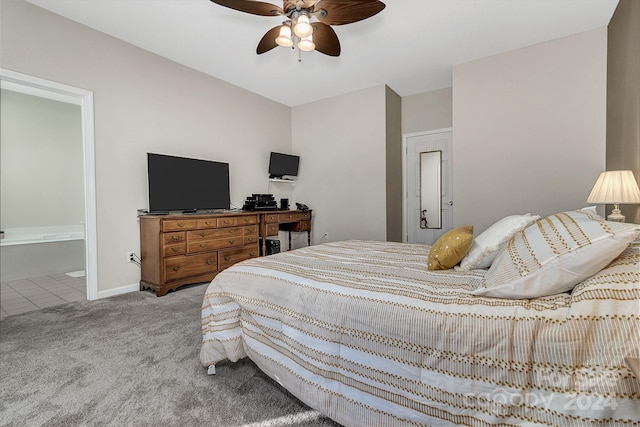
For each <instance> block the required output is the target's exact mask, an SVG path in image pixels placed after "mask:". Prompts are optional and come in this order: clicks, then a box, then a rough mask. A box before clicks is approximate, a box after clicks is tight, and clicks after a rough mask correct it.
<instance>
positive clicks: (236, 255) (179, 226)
mask: <svg viewBox="0 0 640 427" xmlns="http://www.w3.org/2000/svg"><path fill="white" fill-rule="evenodd" d="M258 217H259V214H258V213H256V212H231V213H223V214H188V215H184V214H183V215H143V216H140V253H141V259H142V261H141V269H142V271H141V280H140V290H144V289H151V290H153V291H154V292H155V293H156V295H157V296H159V297H160V296H163V295H165V294H166V293H167V292H169V291H170V290H176V289H177V288H179V287H180V286H184V285H189V284H192V283H200V282H208V281H211V280H212V279H213V278H214V277H215V276H216V274H218V273H219V272H220V271H222V270H224V269H225V268H227V267H230V266H232V265H233V264H235V263H237V262H240V261H244V260H245V259H249V258H254V257H257V256H259V244H258V226H259V218H258Z"/></svg>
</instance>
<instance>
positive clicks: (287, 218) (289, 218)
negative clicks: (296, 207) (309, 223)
mask: <svg viewBox="0 0 640 427" xmlns="http://www.w3.org/2000/svg"><path fill="white" fill-rule="evenodd" d="M297 216H298V214H297V213H295V214H294V213H286V214H279V215H278V222H279V223H281V224H284V223H287V222H294V221H297V220H298V219H297Z"/></svg>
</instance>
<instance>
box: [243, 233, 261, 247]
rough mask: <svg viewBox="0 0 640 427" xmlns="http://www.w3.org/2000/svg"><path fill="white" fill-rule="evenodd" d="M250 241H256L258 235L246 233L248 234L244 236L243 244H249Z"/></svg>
mask: <svg viewBox="0 0 640 427" xmlns="http://www.w3.org/2000/svg"><path fill="white" fill-rule="evenodd" d="M252 243H258V235H257V234H255V235H253V234H252V235H248V236H244V244H245V245H250V244H252Z"/></svg>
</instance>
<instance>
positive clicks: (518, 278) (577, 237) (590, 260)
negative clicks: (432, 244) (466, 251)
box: [474, 211, 640, 298]
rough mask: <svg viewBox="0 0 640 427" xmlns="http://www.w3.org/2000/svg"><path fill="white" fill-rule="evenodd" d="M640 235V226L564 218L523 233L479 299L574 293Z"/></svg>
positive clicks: (575, 215) (503, 254) (577, 214)
mask: <svg viewBox="0 0 640 427" xmlns="http://www.w3.org/2000/svg"><path fill="white" fill-rule="evenodd" d="M639 234H640V227H639V226H638V225H637V224H626V223H622V222H610V221H605V220H603V219H602V218H595V217H593V216H591V215H590V214H589V213H587V212H584V211H572V212H562V213H559V214H555V215H552V216H549V217H547V218H544V219H541V220H539V221H536V223H535V224H534V225H531V226H530V227H527V228H526V229H524V230H523V231H521V232H519V233H517V234H516V235H515V236H513V238H512V239H511V240H509V243H508V244H507V245H506V246H505V247H504V248H503V250H502V251H500V253H499V254H498V256H497V257H496V259H495V260H494V262H493V265H491V268H490V269H489V271H488V272H487V274H486V275H485V276H484V280H483V283H482V285H481V286H480V287H479V288H478V289H476V290H475V291H474V293H475V294H476V295H484V296H491V297H501V298H538V297H542V296H547V295H555V294H558V293H561V292H565V291H569V290H571V289H573V287H574V286H575V285H577V284H578V283H580V282H582V281H584V280H586V279H588V278H589V277H591V276H593V275H594V274H596V273H597V272H599V271H600V270H602V269H603V268H604V267H606V266H607V265H608V264H609V263H610V262H611V261H613V260H614V259H615V258H616V257H617V256H618V255H620V253H622V251H624V250H625V249H626V248H627V246H629V243H630V242H631V241H633V240H634V239H635V238H636V237H637V236H638V235H639Z"/></svg>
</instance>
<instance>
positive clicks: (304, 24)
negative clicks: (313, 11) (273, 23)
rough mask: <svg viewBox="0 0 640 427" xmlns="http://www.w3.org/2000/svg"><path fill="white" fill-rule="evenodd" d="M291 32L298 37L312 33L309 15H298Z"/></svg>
mask: <svg viewBox="0 0 640 427" xmlns="http://www.w3.org/2000/svg"><path fill="white" fill-rule="evenodd" d="M293 32H294V33H296V36H298V37H300V38H304V37H307V36H309V35H311V33H313V27H312V26H311V24H310V23H309V17H308V16H307V15H300V16H298V19H297V21H296V25H294V26H293Z"/></svg>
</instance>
